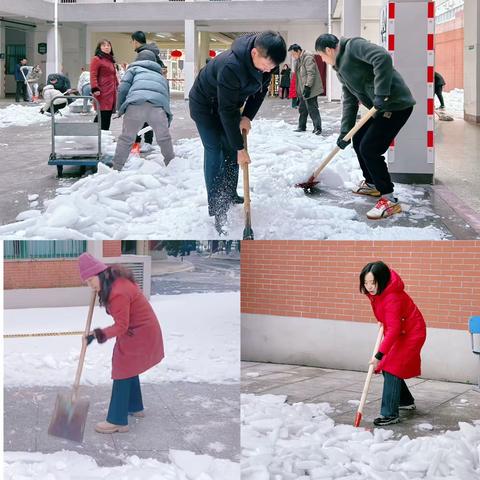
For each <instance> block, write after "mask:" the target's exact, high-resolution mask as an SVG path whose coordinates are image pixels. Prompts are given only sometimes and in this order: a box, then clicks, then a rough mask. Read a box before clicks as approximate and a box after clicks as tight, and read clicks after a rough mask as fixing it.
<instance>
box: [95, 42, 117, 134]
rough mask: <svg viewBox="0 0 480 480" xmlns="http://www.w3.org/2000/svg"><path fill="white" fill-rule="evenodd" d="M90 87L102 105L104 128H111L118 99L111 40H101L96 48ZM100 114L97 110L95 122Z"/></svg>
mask: <svg viewBox="0 0 480 480" xmlns="http://www.w3.org/2000/svg"><path fill="white" fill-rule="evenodd" d="M90 87H91V89H92V95H93V96H94V97H95V98H96V99H97V100H98V102H99V105H100V124H101V127H102V130H110V122H111V119H112V114H113V112H114V111H115V105H116V101H117V88H118V78H117V70H116V68H115V57H114V56H113V48H112V44H111V43H110V41H109V40H106V39H103V40H100V41H99V42H98V44H97V47H96V48H95V56H94V57H93V58H92V60H91V61H90ZM94 106H96V104H95V103H94ZM98 115H99V113H98V112H97V116H96V117H95V120H94V122H98Z"/></svg>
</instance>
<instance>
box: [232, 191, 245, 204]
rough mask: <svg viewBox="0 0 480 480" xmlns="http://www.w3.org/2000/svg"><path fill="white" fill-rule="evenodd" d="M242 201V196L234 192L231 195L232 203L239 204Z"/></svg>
mask: <svg viewBox="0 0 480 480" xmlns="http://www.w3.org/2000/svg"><path fill="white" fill-rule="evenodd" d="M243 202H244V198H243V197H241V196H240V195H238V194H237V193H235V194H234V195H233V197H232V203H236V204H238V205H241V204H242V203H243Z"/></svg>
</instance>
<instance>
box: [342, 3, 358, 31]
mask: <svg viewBox="0 0 480 480" xmlns="http://www.w3.org/2000/svg"><path fill="white" fill-rule="evenodd" d="M361 10H362V2H361V0H343V12H342V36H344V37H359V36H360V22H361Z"/></svg>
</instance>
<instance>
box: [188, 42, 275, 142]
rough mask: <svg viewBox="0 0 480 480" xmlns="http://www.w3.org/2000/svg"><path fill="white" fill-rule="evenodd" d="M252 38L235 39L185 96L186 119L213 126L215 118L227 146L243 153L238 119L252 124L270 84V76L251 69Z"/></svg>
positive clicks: (206, 67) (199, 75) (212, 61)
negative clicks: (187, 115) (222, 131)
mask: <svg viewBox="0 0 480 480" xmlns="http://www.w3.org/2000/svg"><path fill="white" fill-rule="evenodd" d="M255 38H256V35H245V36H243V37H239V38H237V40H235V42H234V43H233V45H232V48H231V49H230V50H227V51H226V52H223V53H221V54H220V55H218V56H216V57H215V58H213V59H212V60H210V61H209V62H208V63H207V64H206V65H205V66H204V67H203V68H202V69H201V70H200V72H199V74H198V76H197V78H196V79H195V82H194V84H193V87H192V88H191V90H190V94H189V105H190V116H191V117H192V119H193V120H194V121H195V122H197V123H200V122H201V123H202V124H204V125H205V124H206V125H213V124H217V123H218V118H219V119H220V122H221V124H222V126H223V129H224V131H225V135H226V137H227V140H228V143H229V144H230V146H231V148H232V149H234V150H242V149H243V139H242V134H241V132H240V128H239V124H240V116H241V114H240V109H241V108H242V106H243V104H245V107H244V109H243V113H242V115H243V116H245V117H248V118H249V119H250V120H253V118H254V117H255V115H256V113H257V112H258V110H259V108H260V106H261V105H262V102H263V100H264V98H265V95H266V94H267V91H268V86H269V84H270V79H271V74H270V73H263V72H260V71H259V70H257V69H256V68H255V66H254V65H253V61H252V57H251V51H252V48H253V44H254V42H255Z"/></svg>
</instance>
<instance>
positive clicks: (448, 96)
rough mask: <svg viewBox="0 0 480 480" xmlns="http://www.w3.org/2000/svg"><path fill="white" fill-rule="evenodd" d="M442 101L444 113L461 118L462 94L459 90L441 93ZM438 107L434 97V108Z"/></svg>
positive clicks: (436, 99) (462, 107)
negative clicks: (443, 102)
mask: <svg viewBox="0 0 480 480" xmlns="http://www.w3.org/2000/svg"><path fill="white" fill-rule="evenodd" d="M443 100H444V101H445V113H447V114H450V115H453V116H454V117H457V118H463V111H464V108H465V107H464V92H463V90H462V89H460V88H454V89H453V90H450V91H449V92H443ZM439 106H440V101H439V100H438V98H437V97H435V107H436V108H438V107H439Z"/></svg>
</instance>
